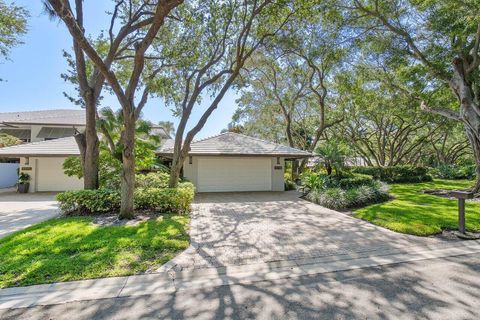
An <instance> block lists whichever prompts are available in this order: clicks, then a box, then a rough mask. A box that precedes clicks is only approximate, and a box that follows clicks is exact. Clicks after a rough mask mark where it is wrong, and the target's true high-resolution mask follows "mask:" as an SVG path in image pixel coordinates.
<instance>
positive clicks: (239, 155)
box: [157, 152, 313, 159]
mask: <svg viewBox="0 0 480 320" xmlns="http://www.w3.org/2000/svg"><path fill="white" fill-rule="evenodd" d="M157 155H159V156H170V157H171V156H173V152H157ZM188 155H189V156H197V157H198V156H202V157H208V156H210V157H218V156H222V157H281V158H290V159H301V158H310V157H312V156H313V155H312V154H303V153H302V154H285V153H196V152H193V153H192V152H191V153H189V154H188Z"/></svg>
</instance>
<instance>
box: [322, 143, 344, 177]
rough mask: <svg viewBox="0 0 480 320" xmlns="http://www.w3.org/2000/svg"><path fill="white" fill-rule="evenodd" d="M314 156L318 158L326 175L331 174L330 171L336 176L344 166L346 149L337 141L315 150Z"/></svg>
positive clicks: (324, 144)
mask: <svg viewBox="0 0 480 320" xmlns="http://www.w3.org/2000/svg"><path fill="white" fill-rule="evenodd" d="M315 155H317V156H319V157H320V159H321V161H322V163H323V165H324V166H325V168H326V170H327V174H328V175H331V174H332V170H335V174H337V175H338V174H340V173H341V171H342V170H343V168H344V166H345V159H346V157H347V155H348V148H347V146H346V145H345V144H342V143H340V142H338V141H328V142H325V143H323V144H321V145H319V146H318V147H317V148H316V149H315Z"/></svg>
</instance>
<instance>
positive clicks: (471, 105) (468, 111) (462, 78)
mask: <svg viewBox="0 0 480 320" xmlns="http://www.w3.org/2000/svg"><path fill="white" fill-rule="evenodd" d="M452 65H453V77H452V79H451V81H450V87H451V88H452V90H453V92H454V93H455V94H456V95H457V98H458V100H459V102H460V117H459V120H460V121H462V122H463V123H464V126H465V131H466V133H467V137H468V140H469V141H470V145H471V146H472V151H473V156H474V158H475V165H476V174H477V181H476V182H475V186H474V187H473V190H472V191H473V192H479V191H480V106H479V105H478V103H477V101H475V98H474V93H473V90H472V82H471V81H470V80H469V79H468V75H467V74H465V68H464V61H463V59H462V58H459V57H457V58H455V59H454V60H453V63H452Z"/></svg>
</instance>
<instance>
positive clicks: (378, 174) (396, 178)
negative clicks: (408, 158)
mask: <svg viewBox="0 0 480 320" xmlns="http://www.w3.org/2000/svg"><path fill="white" fill-rule="evenodd" d="M351 171H352V172H353V173H360V174H366V175H369V176H372V177H373V178H374V179H376V180H381V181H384V182H388V183H405V182H410V183H415V182H426V181H432V176H430V175H429V174H428V169H427V168H425V167H414V166H394V167H352V168H351Z"/></svg>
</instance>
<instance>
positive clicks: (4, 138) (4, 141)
mask: <svg viewBox="0 0 480 320" xmlns="http://www.w3.org/2000/svg"><path fill="white" fill-rule="evenodd" d="M20 143H21V141H20V140H18V138H16V137H14V136H11V135H9V134H5V133H0V148H3V147H9V146H14V145H16V144H20Z"/></svg>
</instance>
